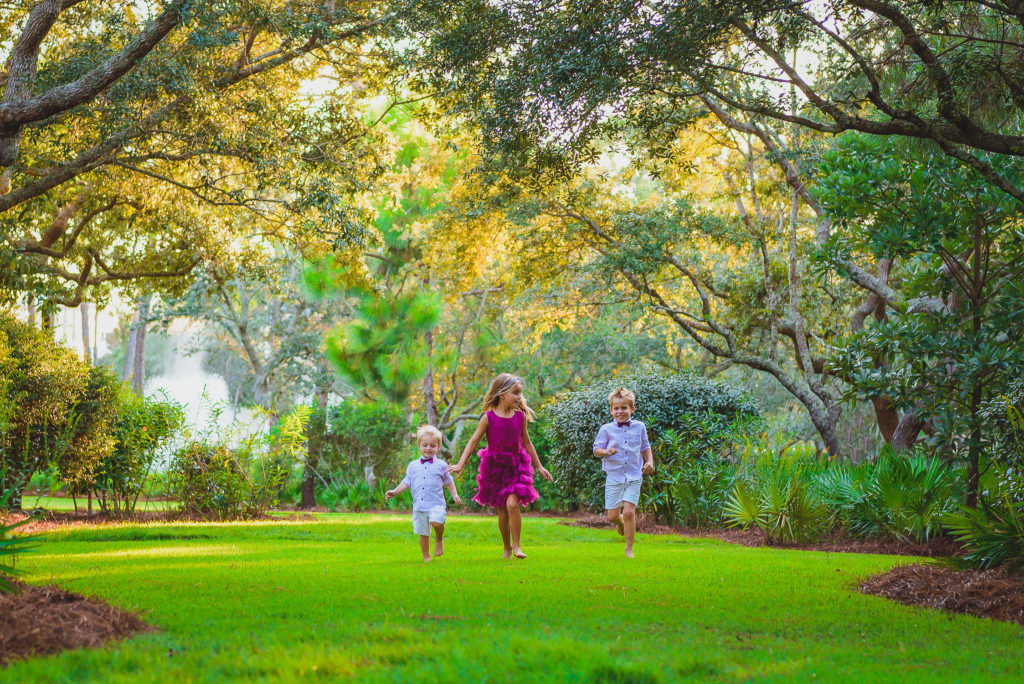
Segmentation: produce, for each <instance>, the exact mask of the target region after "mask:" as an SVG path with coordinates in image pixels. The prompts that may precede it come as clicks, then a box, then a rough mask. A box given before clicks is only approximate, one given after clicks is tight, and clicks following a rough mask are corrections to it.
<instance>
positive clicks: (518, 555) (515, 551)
mask: <svg viewBox="0 0 1024 684" xmlns="http://www.w3.org/2000/svg"><path fill="white" fill-rule="evenodd" d="M512 555H513V556H515V557H516V558H526V554H525V553H523V550H522V549H521V548H519V547H518V546H517V547H516V548H514V549H512Z"/></svg>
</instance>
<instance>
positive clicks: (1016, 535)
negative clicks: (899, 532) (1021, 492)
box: [944, 495, 1024, 570]
mask: <svg viewBox="0 0 1024 684" xmlns="http://www.w3.org/2000/svg"><path fill="white" fill-rule="evenodd" d="M944 522H945V523H946V527H947V528H948V529H949V531H950V532H952V533H953V536H955V537H956V538H957V540H958V541H959V542H960V543H961V544H963V545H964V547H965V548H966V549H967V554H966V555H965V556H964V557H963V558H962V559H961V560H962V562H963V563H964V564H966V565H971V566H975V567H979V568H995V567H999V566H1005V567H1007V568H1009V569H1010V570H1021V569H1024V503H1021V502H1019V501H1014V500H1012V499H1010V498H1009V496H1006V495H1004V496H1003V497H1002V498H1001V499H997V500H996V501H994V502H989V501H986V500H985V499H984V498H983V499H982V500H981V501H980V502H979V505H978V508H967V507H966V506H963V507H961V508H960V509H959V510H958V511H957V512H955V513H950V514H948V515H946V516H945V518H944Z"/></svg>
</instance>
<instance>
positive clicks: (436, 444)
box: [384, 425, 462, 563]
mask: <svg viewBox="0 0 1024 684" xmlns="http://www.w3.org/2000/svg"><path fill="white" fill-rule="evenodd" d="M416 445H417V446H418V447H419V450H420V457H419V458H414V459H413V460H412V461H411V462H410V463H409V465H408V466H406V468H405V477H404V478H402V481H401V483H399V485H398V486H397V487H395V488H394V489H389V490H388V491H386V492H385V493H384V500H385V501H388V500H390V499H391V497H393V496H396V495H397V494H401V493H402V492H404V491H405V490H407V489H410V490H412V529H413V532H415V533H416V534H418V535H419V536H420V551H422V552H423V562H424V563H426V562H427V561H429V560H430V528H434V555H435V556H440V555H441V554H442V553H444V523H445V520H446V519H447V517H448V511H447V510H446V509H445V503H444V488H445V487H447V488H448V491H449V492H451V494H452V502H453V503H455V504H461V503H462V499H460V498H459V492H458V491H457V490H456V489H455V480H454V479H452V476H451V475H450V474H449V473H448V464H447V463H445V462H444V461H442V460H441V459H440V458H438V457H437V454H438V452H439V451H441V431H440V430H438V429H437V428H436V427H434V426H433V425H424V426H422V427H421V428H420V429H419V430H417V431H416Z"/></svg>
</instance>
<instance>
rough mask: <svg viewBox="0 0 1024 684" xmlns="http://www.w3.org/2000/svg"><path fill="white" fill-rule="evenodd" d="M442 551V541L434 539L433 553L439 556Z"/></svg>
mask: <svg viewBox="0 0 1024 684" xmlns="http://www.w3.org/2000/svg"><path fill="white" fill-rule="evenodd" d="M442 553H444V542H443V541H441V540H440V539H437V540H435V541H434V555H435V556H440V555H441V554H442Z"/></svg>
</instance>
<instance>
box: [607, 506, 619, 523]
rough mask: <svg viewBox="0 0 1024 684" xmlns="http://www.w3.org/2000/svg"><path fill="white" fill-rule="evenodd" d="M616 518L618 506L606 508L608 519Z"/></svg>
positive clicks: (617, 517)
mask: <svg viewBox="0 0 1024 684" xmlns="http://www.w3.org/2000/svg"><path fill="white" fill-rule="evenodd" d="M618 519H619V509H618V508H609V509H608V520H609V521H611V522H615V521H617V520H618Z"/></svg>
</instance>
